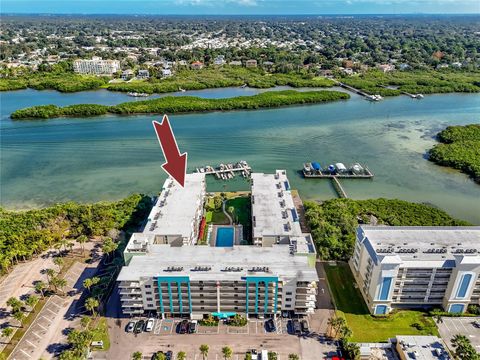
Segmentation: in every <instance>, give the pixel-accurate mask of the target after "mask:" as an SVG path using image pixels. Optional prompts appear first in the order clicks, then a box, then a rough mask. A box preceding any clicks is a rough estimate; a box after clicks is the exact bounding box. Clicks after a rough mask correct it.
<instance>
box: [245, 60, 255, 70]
mask: <svg viewBox="0 0 480 360" xmlns="http://www.w3.org/2000/svg"><path fill="white" fill-rule="evenodd" d="M245 66H246V67H247V68H256V67H257V60H254V59H250V60H247V61H245Z"/></svg>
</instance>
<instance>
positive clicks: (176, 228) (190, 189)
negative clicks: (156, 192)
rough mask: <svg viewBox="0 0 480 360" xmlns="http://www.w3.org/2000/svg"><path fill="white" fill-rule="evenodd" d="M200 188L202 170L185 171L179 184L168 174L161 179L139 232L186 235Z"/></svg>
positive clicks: (201, 193)
mask: <svg viewBox="0 0 480 360" xmlns="http://www.w3.org/2000/svg"><path fill="white" fill-rule="evenodd" d="M204 192H205V174H201V173H194V174H186V176H185V187H183V188H182V187H181V186H180V185H178V184H177V182H175V181H174V180H173V179H171V178H168V179H167V180H165V183H164V184H163V187H162V192H161V193H160V196H159V197H158V199H157V202H156V203H155V205H154V206H153V208H152V211H151V212H150V214H149V215H148V221H147V224H146V225H145V229H144V231H143V234H145V235H149V234H152V235H180V236H182V237H190V235H191V233H192V231H193V220H194V219H195V214H196V212H197V210H198V209H199V207H200V206H201V205H202V201H203V196H204Z"/></svg>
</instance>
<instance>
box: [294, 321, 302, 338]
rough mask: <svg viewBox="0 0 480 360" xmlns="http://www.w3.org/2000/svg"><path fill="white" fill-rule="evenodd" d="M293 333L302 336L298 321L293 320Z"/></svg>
mask: <svg viewBox="0 0 480 360" xmlns="http://www.w3.org/2000/svg"><path fill="white" fill-rule="evenodd" d="M293 333H294V334H295V335H301V334H302V328H301V326H300V321H298V320H293Z"/></svg>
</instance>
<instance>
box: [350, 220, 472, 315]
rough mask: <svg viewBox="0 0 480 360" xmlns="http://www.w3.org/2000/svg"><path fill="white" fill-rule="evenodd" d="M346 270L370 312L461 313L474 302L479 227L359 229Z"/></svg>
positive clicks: (363, 227)
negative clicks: (429, 310) (434, 309)
mask: <svg viewBox="0 0 480 360" xmlns="http://www.w3.org/2000/svg"><path fill="white" fill-rule="evenodd" d="M350 267H351V269H352V271H353V274H354V276H355V279H356V281H357V284H358V287H359V289H360V290H361V292H362V295H363V297H364V299H365V301H366V303H367V306H368V307H369V309H370V311H371V313H373V314H379V315H380V314H387V313H389V312H390V311H391V310H392V309H395V308H432V307H443V308H444V309H445V310H446V311H449V312H454V313H463V312H465V311H466V309H467V306H468V305H469V304H479V298H480V279H479V274H480V227H401V226H398V227H397V226H393V227H390V226H360V227H359V228H358V229H357V234H356V243H355V250H354V254H353V257H352V258H351V260H350Z"/></svg>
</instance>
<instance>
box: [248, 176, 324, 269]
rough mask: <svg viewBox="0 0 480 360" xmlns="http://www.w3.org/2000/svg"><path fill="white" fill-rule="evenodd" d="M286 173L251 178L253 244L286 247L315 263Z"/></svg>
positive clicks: (308, 238)
mask: <svg viewBox="0 0 480 360" xmlns="http://www.w3.org/2000/svg"><path fill="white" fill-rule="evenodd" d="M299 220H300V219H299V216H298V213H297V210H296V208H295V203H294V200H293V197H292V193H291V188H290V183H289V181H288V178H287V174H286V171H285V170H277V171H276V172H275V174H263V173H253V174H252V228H253V234H252V235H253V236H252V237H253V244H254V245H258V246H264V247H265V246H267V247H268V246H272V245H273V244H289V245H290V246H291V247H292V248H294V249H295V252H296V253H304V254H307V255H309V257H310V258H311V260H314V259H315V256H316V253H315V246H314V244H313V241H312V236H311V235H310V234H309V233H305V232H303V231H302V228H301V226H300V221H299Z"/></svg>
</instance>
